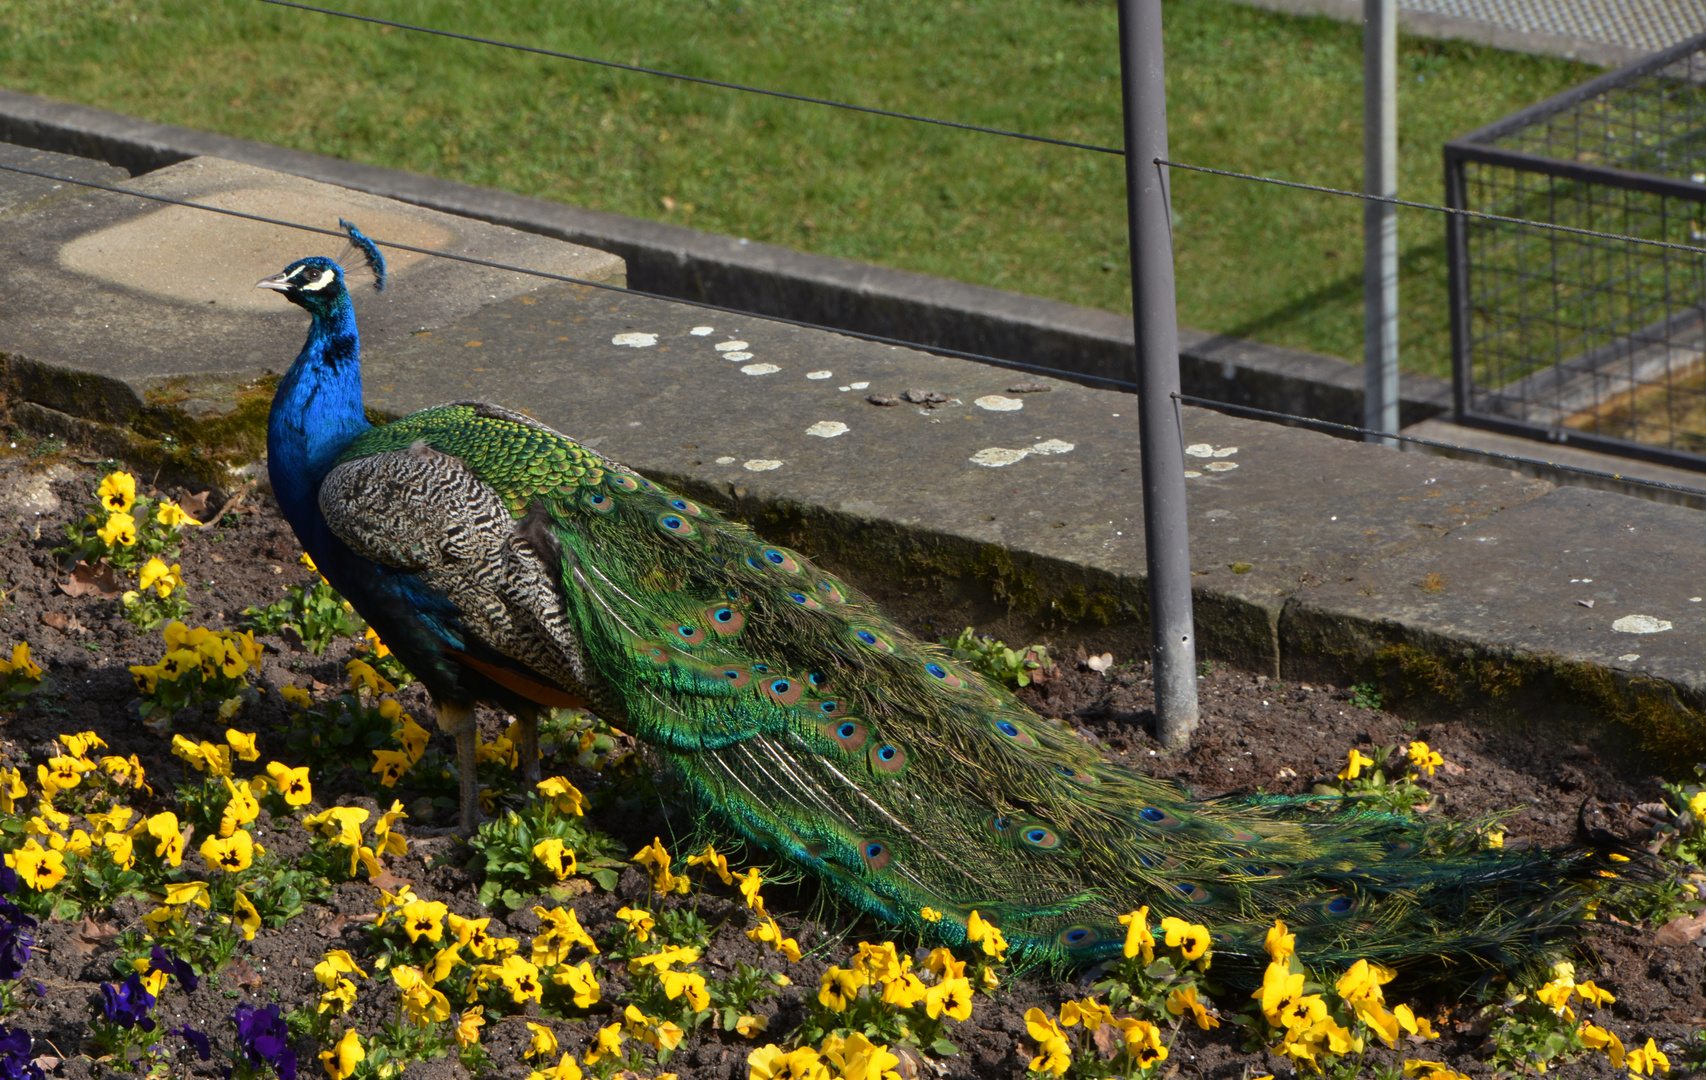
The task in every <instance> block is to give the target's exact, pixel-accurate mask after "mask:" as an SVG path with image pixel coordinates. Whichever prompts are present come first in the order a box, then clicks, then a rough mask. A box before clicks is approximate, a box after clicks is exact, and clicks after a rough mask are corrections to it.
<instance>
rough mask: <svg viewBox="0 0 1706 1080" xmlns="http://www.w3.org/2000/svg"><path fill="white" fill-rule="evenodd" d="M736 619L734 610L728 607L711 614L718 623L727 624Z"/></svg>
mask: <svg viewBox="0 0 1706 1080" xmlns="http://www.w3.org/2000/svg"><path fill="white" fill-rule="evenodd" d="M734 617H735V613H734V611H733V609H731V608H726V607H721V608H718V609H717V610H716V611H713V612H712V613H711V618H713V619H716V620H717V621H718V622H725V623H726V622H728V621H729V620H730V619H732V618H734Z"/></svg>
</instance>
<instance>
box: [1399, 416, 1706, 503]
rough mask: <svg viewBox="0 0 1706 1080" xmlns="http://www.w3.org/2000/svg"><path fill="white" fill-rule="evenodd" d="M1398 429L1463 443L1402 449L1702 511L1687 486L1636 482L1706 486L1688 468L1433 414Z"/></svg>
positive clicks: (1700, 498) (1704, 499)
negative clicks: (1673, 487)
mask: <svg viewBox="0 0 1706 1080" xmlns="http://www.w3.org/2000/svg"><path fill="white" fill-rule="evenodd" d="M1404 434H1406V435H1414V436H1416V437H1418V438H1422V439H1433V440H1434V441H1436V442H1444V443H1453V444H1455V445H1457V446H1461V447H1464V449H1463V450H1447V449H1445V448H1443V447H1437V446H1422V445H1420V444H1418V443H1403V444H1401V448H1402V449H1403V450H1404V451H1406V452H1408V453H1417V454H1431V455H1433V456H1436V457H1449V458H1456V459H1458V460H1459V461H1479V462H1483V463H1485V464H1489V465H1494V466H1497V467H1498V468H1501V469H1511V470H1513V471H1515V472H1519V473H1521V474H1522V475H1524V476H1532V477H1535V478H1536V479H1540V480H1550V481H1551V482H1552V483H1554V484H1561V485H1568V486H1570V487H1579V488H1590V489H1592V490H1594V491H1609V492H1614V493H1616V494H1618V495H1629V496H1632V497H1634V498H1637V499H1647V500H1649V501H1650V502H1656V503H1665V504H1667V505H1670V506H1686V507H1688V508H1690V509H1693V510H1706V495H1695V494H1692V493H1690V492H1687V491H1673V490H1670V489H1668V488H1655V487H1651V486H1649V485H1647V484H1642V483H1637V482H1636V481H1638V480H1656V481H1658V482H1659V483H1663V484H1674V485H1676V486H1678V487H1685V488H1694V489H1697V490H1702V489H1706V473H1700V472H1696V471H1695V470H1693V469H1678V468H1675V467H1673V466H1670V465H1659V464H1657V463H1655V462H1651V461H1642V460H1640V459H1639V458H1626V457H1617V456H1615V455H1612V454H1601V453H1597V452H1596V451H1593V450H1583V449H1581V448H1580V447H1576V446H1570V445H1567V444H1559V443H1547V442H1541V441H1539V440H1538V439H1524V438H1521V437H1519V436H1516V435H1506V434H1503V433H1502V432H1497V431H1485V430H1482V429H1480V428H1472V427H1464V426H1462V425H1460V424H1453V423H1451V422H1449V421H1447V420H1444V419H1438V418H1435V419H1429V420H1423V421H1422V422H1421V423H1419V424H1412V425H1410V426H1408V427H1406V428H1405V429H1404ZM1476 450H1490V451H1492V452H1493V453H1497V454H1509V455H1511V456H1512V457H1521V458H1526V459H1528V460H1526V461H1520V462H1519V461H1499V460H1496V459H1492V458H1488V457H1486V456H1485V455H1483V454H1477V453H1475V452H1474V451H1476ZM1563 465H1568V466H1574V467H1576V468H1580V469H1593V470H1595V471H1596V472H1601V473H1611V474H1613V475H1611V476H1586V475H1583V474H1582V473H1578V472H1571V471H1569V470H1568V469H1564V468H1558V467H1556V466H1563Z"/></svg>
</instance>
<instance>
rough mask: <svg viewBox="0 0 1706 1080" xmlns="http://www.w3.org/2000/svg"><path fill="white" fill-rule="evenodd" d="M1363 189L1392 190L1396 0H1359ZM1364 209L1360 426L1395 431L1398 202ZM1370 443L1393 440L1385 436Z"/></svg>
mask: <svg viewBox="0 0 1706 1080" xmlns="http://www.w3.org/2000/svg"><path fill="white" fill-rule="evenodd" d="M1362 10H1363V24H1362V156H1363V175H1364V184H1363V190H1364V191H1365V192H1367V193H1368V194H1370V195H1384V196H1388V197H1392V198H1396V197H1397V195H1398V2H1397V0H1363V5H1362ZM1362 205H1363V211H1362V237H1363V256H1362V288H1363V319H1362V325H1363V379H1364V387H1365V389H1364V393H1363V427H1366V428H1372V429H1374V430H1375V431H1391V432H1396V431H1397V430H1398V428H1399V419H1398V208H1397V207H1396V206H1393V205H1392V204H1391V203H1377V202H1365V203H1363V204H1362ZM1367 438H1368V440H1369V441H1370V442H1382V443H1385V444H1386V445H1387V446H1396V445H1397V443H1396V442H1394V441H1393V440H1391V439H1381V438H1379V437H1378V436H1374V435H1370V436H1367Z"/></svg>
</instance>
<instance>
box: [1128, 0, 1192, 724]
mask: <svg viewBox="0 0 1706 1080" xmlns="http://www.w3.org/2000/svg"><path fill="white" fill-rule="evenodd" d="M1119 11H1120V84H1121V89H1122V91H1123V94H1124V103H1125V175H1126V219H1127V228H1128V229H1129V231H1130V235H1131V294H1132V295H1131V301H1132V304H1131V306H1132V321H1133V323H1134V325H1135V328H1136V331H1137V378H1136V380H1135V381H1136V382H1137V384H1138V440H1139V443H1140V446H1141V449H1142V453H1143V518H1144V522H1143V535H1144V545H1145V552H1146V555H1147V563H1148V574H1149V619H1150V622H1149V639H1150V645H1151V648H1152V650H1153V655H1154V668H1155V735H1156V738H1157V739H1158V740H1159V741H1160V742H1161V744H1162V746H1164V747H1167V748H1168V749H1176V748H1180V747H1183V746H1185V745H1187V744H1188V743H1189V742H1190V738H1191V732H1193V731H1194V730H1196V726H1197V642H1196V628H1195V626H1194V624H1193V622H1192V618H1191V548H1190V529H1189V524H1188V521H1187V518H1186V512H1187V511H1186V505H1185V453H1184V439H1183V433H1182V432H1181V431H1180V429H1179V404H1178V401H1177V399H1176V398H1175V397H1174V395H1176V394H1177V393H1178V392H1179V326H1178V310H1177V301H1176V299H1175V297H1174V292H1173V235H1172V233H1173V229H1172V220H1171V210H1170V207H1169V205H1168V199H1167V190H1166V186H1165V180H1166V172H1165V167H1164V166H1162V165H1158V164H1156V162H1157V161H1158V160H1164V159H1165V158H1166V157H1167V82H1166V67H1165V63H1164V57H1163V55H1162V50H1161V0H1120V4H1119Z"/></svg>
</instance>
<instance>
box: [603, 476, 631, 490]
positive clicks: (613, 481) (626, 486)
mask: <svg viewBox="0 0 1706 1080" xmlns="http://www.w3.org/2000/svg"><path fill="white" fill-rule="evenodd" d="M604 482H605V483H607V484H609V485H610V486H611V487H613V488H615V489H616V490H618V491H638V490H639V489H640V481H638V480H635V479H634V478H633V477H632V476H627V475H624V474H623V473H617V472H613V473H607V474H605V477H604Z"/></svg>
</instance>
